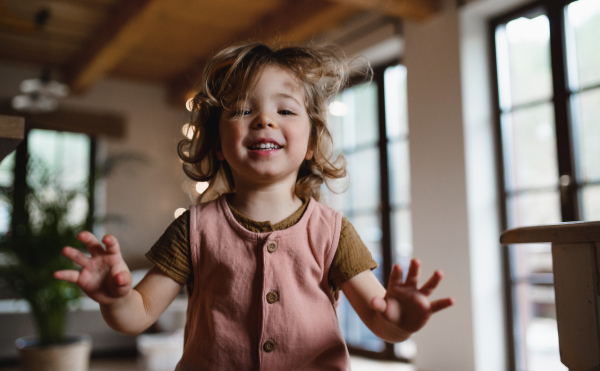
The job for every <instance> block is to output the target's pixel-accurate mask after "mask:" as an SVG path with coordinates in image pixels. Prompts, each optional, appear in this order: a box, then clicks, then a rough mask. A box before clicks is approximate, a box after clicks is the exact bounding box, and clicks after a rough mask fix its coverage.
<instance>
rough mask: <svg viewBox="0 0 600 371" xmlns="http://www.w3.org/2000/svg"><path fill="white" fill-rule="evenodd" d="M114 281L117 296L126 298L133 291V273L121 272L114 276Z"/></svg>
mask: <svg viewBox="0 0 600 371" xmlns="http://www.w3.org/2000/svg"><path fill="white" fill-rule="evenodd" d="M112 281H113V284H114V288H113V289H114V290H115V294H116V295H117V296H124V295H126V294H127V293H128V292H129V290H130V289H131V284H132V281H133V279H132V277H131V273H129V272H128V271H121V272H119V273H117V274H116V275H114V277H113V279H112Z"/></svg>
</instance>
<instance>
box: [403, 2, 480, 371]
mask: <svg viewBox="0 0 600 371" xmlns="http://www.w3.org/2000/svg"><path fill="white" fill-rule="evenodd" d="M453 3H454V1H448V2H447V6H446V9H444V11H443V13H442V14H440V15H437V16H435V17H434V18H432V19H430V20H427V21H426V22H419V23H415V22H406V23H405V25H404V36H405V55H404V59H403V61H404V63H405V65H406V69H407V84H408V94H407V95H408V120H409V125H410V127H409V132H410V134H409V135H410V137H409V141H410V162H411V163H410V167H411V197H412V211H413V243H414V256H415V257H417V258H419V259H421V260H422V263H423V268H424V270H423V274H422V277H423V280H424V279H425V277H426V276H429V275H431V273H432V271H433V270H434V269H441V270H443V271H444V273H445V278H444V280H443V282H442V284H441V286H440V287H439V289H438V290H437V292H436V293H435V297H446V296H452V297H453V298H454V299H455V301H456V304H455V306H454V307H452V308H450V309H447V310H445V311H443V312H440V313H439V314H437V315H435V316H434V317H433V318H432V320H431V321H430V323H429V324H428V325H427V326H426V327H425V328H424V329H423V330H421V331H420V332H418V333H417V334H416V335H415V340H416V342H417V360H416V363H417V368H418V369H419V370H424V371H425V370H427V371H429V370H431V371H433V370H436V371H437V370H439V371H442V370H443V371H452V370H455V371H468V370H474V357H473V347H474V344H473V342H474V340H473V336H472V332H473V322H472V318H473V312H472V310H473V309H472V294H471V289H470V284H471V280H472V277H471V272H470V269H469V260H470V259H469V256H470V251H469V249H470V246H469V239H468V236H469V225H468V213H467V194H466V184H465V179H466V175H465V173H466V169H465V158H464V151H465V149H464V136H463V127H462V125H463V124H462V123H463V117H462V109H461V107H462V101H461V82H460V59H459V48H458V46H459V32H458V16H457V12H456V9H454V5H453Z"/></svg>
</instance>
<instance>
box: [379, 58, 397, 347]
mask: <svg viewBox="0 0 600 371" xmlns="http://www.w3.org/2000/svg"><path fill="white" fill-rule="evenodd" d="M386 67H387V66H386ZM384 72H385V67H384V68H380V69H377V70H376V71H375V75H374V81H375V83H376V84H377V112H378V121H379V166H380V177H381V181H380V183H379V184H380V187H381V189H380V192H381V200H380V202H381V203H380V210H381V232H382V233H381V250H382V251H381V252H382V255H383V267H382V269H383V284H384V286H386V287H387V282H388V280H389V277H390V275H391V273H392V260H393V259H392V237H391V207H390V177H389V166H388V149H387V130H386V117H385V86H384V84H385V82H384V81H385V79H384ZM384 352H385V353H386V355H387V356H388V357H389V358H396V355H395V354H394V345H393V344H390V343H386V346H385V350H384Z"/></svg>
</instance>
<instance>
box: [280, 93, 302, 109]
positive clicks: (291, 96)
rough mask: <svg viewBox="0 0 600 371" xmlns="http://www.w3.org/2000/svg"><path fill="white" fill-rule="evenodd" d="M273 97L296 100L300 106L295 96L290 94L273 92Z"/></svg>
mask: <svg viewBox="0 0 600 371" xmlns="http://www.w3.org/2000/svg"><path fill="white" fill-rule="evenodd" d="M273 97H276V98H286V99H291V100H293V101H294V102H296V103H297V104H298V105H300V106H302V104H301V103H300V102H299V101H298V99H296V97H294V96H293V95H291V94H287V93H275V94H273Z"/></svg>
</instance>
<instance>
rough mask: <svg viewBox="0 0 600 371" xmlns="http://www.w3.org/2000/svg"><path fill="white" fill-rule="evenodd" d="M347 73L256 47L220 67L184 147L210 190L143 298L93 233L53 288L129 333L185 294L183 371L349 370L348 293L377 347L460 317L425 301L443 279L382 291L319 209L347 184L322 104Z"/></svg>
mask: <svg viewBox="0 0 600 371" xmlns="http://www.w3.org/2000/svg"><path fill="white" fill-rule="evenodd" d="M348 70H349V67H348V65H347V64H346V63H345V62H344V60H343V59H342V58H339V57H337V56H336V55H335V54H334V53H333V52H331V51H328V50H326V49H319V48H304V47H282V48H275V49H271V48H269V47H267V46H265V45H264V44H259V43H256V44H246V45H240V46H233V47H229V48H226V49H224V50H222V51H221V52H219V53H218V54H216V55H215V56H214V57H213V59H212V60H211V61H210V62H209V63H208V64H207V66H206V68H205V71H204V75H203V81H202V89H201V91H200V92H199V93H198V94H197V95H196V97H195V98H194V100H193V106H194V107H193V113H192V115H193V116H192V117H193V127H194V137H193V139H192V140H191V141H184V142H182V143H181V144H180V147H179V155H180V157H181V158H182V160H183V161H184V171H185V172H186V174H187V175H188V176H189V177H191V178H192V179H195V180H199V181H208V182H209V184H210V186H209V188H208V190H207V191H206V192H205V193H204V195H203V199H202V203H199V204H198V205H196V206H192V207H190V210H189V211H188V212H186V213H184V214H183V215H182V216H181V217H179V218H178V219H177V220H175V221H174V222H173V223H172V224H171V226H169V228H168V229H167V231H166V232H165V233H164V234H163V236H162V237H161V238H160V239H159V241H158V242H157V243H156V244H155V245H154V246H153V247H152V249H151V250H150V252H149V253H148V254H147V256H148V258H149V259H150V260H151V261H152V262H153V263H154V267H153V268H152V269H151V270H150V271H149V272H148V274H147V275H146V276H145V278H144V279H143V280H142V281H141V282H140V283H139V284H138V285H137V286H136V287H135V288H132V287H131V286H132V284H131V282H132V279H131V274H130V272H129V269H128V268H127V265H126V264H125V262H124V261H123V259H122V257H121V253H120V247H119V244H118V242H117V240H116V238H115V237H113V236H110V235H107V236H105V237H104V238H103V239H102V243H100V242H99V241H98V240H97V239H96V237H94V235H92V234H91V233H89V232H82V233H81V234H80V236H79V239H80V240H81V241H82V242H83V243H84V244H85V245H86V247H87V249H88V250H89V252H90V253H91V256H87V255H84V254H83V253H81V252H79V251H78V250H76V249H73V248H71V247H66V248H65V249H64V254H65V256H67V257H69V258H70V259H72V260H73V261H74V262H75V263H77V264H78V265H80V266H81V267H82V270H81V271H80V272H78V271H59V272H56V273H55V277H56V278H58V279H63V280H67V281H71V282H76V283H77V284H78V285H79V286H80V287H81V288H82V289H83V291H84V292H85V293H86V294H87V295H88V296H90V297H91V298H92V299H94V300H96V301H97V302H98V303H100V308H101V311H102V315H103V317H104V319H105V320H106V322H107V323H108V324H109V325H110V326H111V327H112V328H113V329H115V330H117V331H119V332H122V333H125V334H138V333H140V332H142V331H144V330H145V329H146V328H148V327H149V326H150V325H151V324H152V323H154V322H155V321H156V319H157V318H158V317H159V316H160V315H161V313H162V312H163V311H164V310H165V309H166V308H167V306H168V305H169V304H170V303H171V302H172V301H173V299H174V298H175V297H176V296H177V294H178V293H179V292H180V291H181V289H182V287H183V286H186V288H187V292H188V299H189V301H188V311H187V322H186V326H185V343H184V344H185V345H184V352H183V357H182V359H181V361H180V362H179V365H178V368H177V369H178V370H192V369H210V370H235V369H238V370H247V369H261V370H292V369H313V370H315V369H322V370H347V369H349V357H348V351H347V349H346V345H345V343H344V340H343V338H342V336H341V333H340V330H339V326H338V322H337V317H336V312H335V308H336V304H337V298H338V292H339V290H341V291H343V293H344V295H345V296H346V297H347V298H348V300H349V302H350V303H351V304H352V307H353V308H354V309H355V310H356V312H357V313H358V315H359V316H360V318H361V319H362V321H363V322H364V323H365V324H366V325H367V326H368V327H369V328H370V329H371V330H372V331H373V332H374V333H375V334H376V335H377V336H379V337H380V338H382V339H383V340H385V341H388V342H399V341H403V340H405V339H407V338H408V337H409V336H410V335H411V334H412V333H414V332H415V331H417V330H419V329H420V328H421V327H423V326H424V325H425V324H426V322H427V321H428V319H429V317H430V316H431V315H432V314H433V313H435V312H437V311H439V310H441V309H444V308H447V307H449V306H450V305H452V304H453V302H452V299H450V298H446V299H440V300H435V301H431V302H430V301H429V299H428V297H429V295H430V294H431V293H432V291H433V290H434V289H435V288H436V287H437V285H438V284H439V282H440V280H441V279H442V273H441V272H439V271H436V272H435V273H434V274H433V276H432V277H431V278H430V279H429V280H428V281H427V282H426V283H425V284H424V285H423V286H422V287H421V288H418V287H417V277H418V275H419V270H420V263H419V262H418V261H417V260H412V261H411V264H410V267H409V269H408V273H407V276H406V279H405V280H403V278H402V269H401V267H400V266H399V265H396V266H394V269H393V271H392V274H391V277H390V279H389V282H388V287H387V290H386V289H384V288H383V287H382V286H381V284H380V283H379V282H378V280H377V279H376V277H375V275H374V274H373V273H372V271H371V270H372V269H374V268H376V266H377V264H376V263H375V262H374V261H373V259H372V258H371V255H370V254H369V252H368V250H367V248H366V247H365V245H364V244H363V243H362V241H361V240H360V238H359V237H358V235H357V233H356V231H355V230H354V228H353V227H352V225H351V224H350V223H349V222H348V220H347V219H345V218H343V217H342V216H341V214H340V213H338V212H335V211H334V210H332V209H330V208H328V207H326V206H324V205H322V204H320V203H319V202H318V200H319V196H320V187H321V185H322V184H323V183H324V182H325V181H327V180H328V179H335V178H340V177H343V176H345V163H344V161H343V158H342V157H338V159H337V160H336V161H334V160H333V159H332V149H331V148H332V140H331V135H330V133H329V130H328V128H327V125H326V102H327V100H328V99H329V98H331V97H333V96H334V95H335V94H336V93H337V92H338V91H339V89H340V88H341V87H343V86H344V84H346V82H347V78H348ZM103 245H104V246H103Z"/></svg>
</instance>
